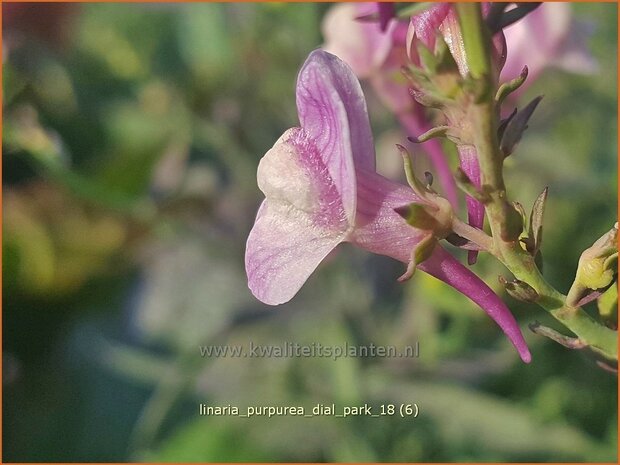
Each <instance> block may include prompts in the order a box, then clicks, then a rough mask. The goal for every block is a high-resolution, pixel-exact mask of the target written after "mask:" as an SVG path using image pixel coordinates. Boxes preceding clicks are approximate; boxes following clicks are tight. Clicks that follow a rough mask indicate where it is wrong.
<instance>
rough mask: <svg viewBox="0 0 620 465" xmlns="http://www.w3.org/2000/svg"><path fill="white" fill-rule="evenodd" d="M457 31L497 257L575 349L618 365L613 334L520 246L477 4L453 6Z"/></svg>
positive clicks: (486, 40)
mask: <svg viewBox="0 0 620 465" xmlns="http://www.w3.org/2000/svg"><path fill="white" fill-rule="evenodd" d="M456 8H457V13H458V17H459V24H460V26H461V29H462V34H463V42H464V47H465V54H466V57H467V61H468V64H469V69H470V74H471V77H472V78H473V79H474V83H473V84H474V85H473V86H472V88H473V89H475V90H474V92H476V100H475V102H474V103H473V105H472V108H471V113H470V116H471V118H472V123H473V124H472V128H473V132H474V134H473V143H474V146H475V147H476V151H477V154H478V160H479V163H480V170H481V180H482V186H483V187H484V190H485V192H487V193H488V195H489V201H488V202H487V203H486V204H485V209H486V214H487V218H488V221H489V225H490V229H491V234H492V240H493V247H492V248H490V249H489V252H490V253H492V254H493V255H494V256H496V257H497V258H498V259H499V260H500V261H501V262H502V263H503V264H504V265H505V266H506V267H507V268H508V270H510V272H511V273H512V274H513V275H514V276H515V277H516V278H517V279H518V280H520V281H523V282H525V283H527V284H529V285H530V286H531V287H532V288H533V289H534V290H535V291H536V292H537V293H538V295H539V299H538V300H537V303H538V304H539V305H540V306H541V307H542V308H544V309H545V310H547V311H548V312H549V313H550V314H551V315H552V316H553V317H554V318H555V319H557V320H558V321H559V322H561V323H562V324H563V325H564V326H565V327H566V328H568V329H569V330H570V331H572V332H573V333H574V334H575V335H576V336H577V338H578V340H579V342H580V345H581V344H582V345H583V346H588V347H590V348H592V349H593V350H594V351H596V352H598V353H600V354H602V355H604V356H605V357H607V358H609V359H612V360H617V358H618V340H617V333H616V332H615V331H613V330H612V329H610V328H608V327H606V326H604V325H603V324H601V323H599V322H597V321H596V320H594V319H593V318H592V317H590V316H589V315H588V314H587V313H586V312H585V311H584V310H583V309H582V308H580V307H578V306H575V305H571V304H570V303H569V302H568V301H567V298H566V296H565V295H563V294H562V293H561V292H559V291H558V290H556V289H555V288H554V287H553V286H551V285H550V284H549V283H548V282H547V281H546V280H545V278H544V277H543V275H542V273H541V272H540V270H539V268H538V267H537V265H536V263H535V259H534V257H533V256H532V255H531V254H530V253H529V252H528V251H527V250H525V249H524V248H523V247H522V246H521V243H520V239H519V234H520V232H521V231H522V225H521V227H519V225H518V221H515V218H516V217H517V215H519V216H520V214H518V212H517V211H516V210H515V208H514V207H513V205H512V204H511V203H510V201H509V200H508V195H507V192H506V186H505V183H504V178H503V160H504V156H503V154H502V153H501V150H500V145H499V140H498V136H497V134H498V131H497V129H498V125H499V122H498V116H497V111H496V103H495V101H494V98H493V95H494V93H495V92H494V91H496V89H492V88H491V87H492V85H491V83H492V81H491V70H492V67H491V61H490V60H491V59H490V53H488V50H490V43H491V42H490V41H491V39H490V36H489V32H488V30H487V28H486V26H485V24H484V21H483V18H482V11H481V8H480V5H479V4H476V3H459V4H457V5H456Z"/></svg>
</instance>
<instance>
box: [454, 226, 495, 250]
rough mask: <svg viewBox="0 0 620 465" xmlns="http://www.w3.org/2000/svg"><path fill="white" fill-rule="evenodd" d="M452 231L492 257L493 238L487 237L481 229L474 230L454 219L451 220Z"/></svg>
mask: <svg viewBox="0 0 620 465" xmlns="http://www.w3.org/2000/svg"><path fill="white" fill-rule="evenodd" d="M452 231H453V232H454V233H456V234H458V235H459V236H461V237H464V238H465V239H467V240H469V241H471V242H473V243H474V244H476V245H478V246H480V248H481V250H484V251H485V252H489V253H491V254H493V255H494V250H493V247H494V246H493V238H492V237H491V236H489V235H487V234H486V233H485V232H484V231H483V230H482V229H478V228H474V227H473V226H470V225H468V224H467V223H464V222H463V221H461V220H460V219H459V218H457V217H454V218H453V219H452Z"/></svg>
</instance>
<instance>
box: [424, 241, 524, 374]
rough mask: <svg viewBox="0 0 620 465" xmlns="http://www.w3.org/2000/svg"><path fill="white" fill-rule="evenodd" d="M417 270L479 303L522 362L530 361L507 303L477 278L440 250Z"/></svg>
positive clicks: (437, 249)
mask: <svg viewBox="0 0 620 465" xmlns="http://www.w3.org/2000/svg"><path fill="white" fill-rule="evenodd" d="M418 268H420V269H421V270H423V271H425V272H427V273H428V274H430V275H432V276H434V277H435V278H437V279H439V280H441V281H443V282H445V283H447V284H449V285H450V286H452V287H453V288H454V289H456V290H457V291H459V292H461V293H462V294H464V295H465V296H467V297H469V298H470V299H471V300H472V301H474V302H475V303H476V304H478V305H479V306H480V307H481V308H482V309H483V310H484V311H485V312H486V313H487V314H488V315H489V316H490V317H491V318H492V319H493V320H494V321H495V322H496V323H497V324H498V325H499V327H500V328H501V329H502V331H504V333H505V334H506V336H508V339H510V342H512V344H513V345H514V346H515V348H516V349H517V352H519V356H520V357H521V360H523V361H524V362H525V363H529V362H530V361H531V360H532V356H531V355H530V351H529V349H528V347H527V343H526V342H525V339H523V335H522V334H521V329H520V328H519V325H518V324H517V321H516V320H515V318H514V316H513V315H512V313H510V310H509V309H508V307H507V306H506V304H505V303H504V302H503V301H502V299H500V298H499V297H498V296H497V295H496V294H495V293H494V292H493V290H492V289H491V288H490V287H489V286H487V285H486V284H485V283H484V281H482V280H481V279H480V278H479V277H478V276H476V275H475V274H474V273H473V272H472V271H470V270H469V269H468V268H467V267H466V266H464V265H463V264H461V263H460V262H459V261H458V260H456V259H455V258H454V257H453V256H452V255H450V254H449V253H448V252H446V251H445V250H444V249H443V248H441V247H436V248H435V251H434V252H433V255H432V256H431V258H429V259H428V260H426V261H425V262H423V263H421V264H420V265H419V266H418Z"/></svg>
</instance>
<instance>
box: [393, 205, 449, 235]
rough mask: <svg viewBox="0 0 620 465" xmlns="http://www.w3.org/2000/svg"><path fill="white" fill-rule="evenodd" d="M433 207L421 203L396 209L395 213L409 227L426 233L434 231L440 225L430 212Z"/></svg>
mask: <svg viewBox="0 0 620 465" xmlns="http://www.w3.org/2000/svg"><path fill="white" fill-rule="evenodd" d="M429 210H431V207H430V206H429V205H424V204H420V203H410V204H409V205H406V206H404V207H400V208H396V209H395V211H396V213H398V214H399V215H400V216H402V217H403V218H404V219H405V221H406V222H407V224H408V225H410V226H413V227H414V228H417V229H422V230H424V231H434V230H435V229H437V228H438V227H439V226H440V225H439V223H438V222H437V220H436V219H435V217H434V215H433V213H434V212H433V211H431V212H429Z"/></svg>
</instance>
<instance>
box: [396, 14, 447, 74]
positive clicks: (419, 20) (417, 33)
mask: <svg viewBox="0 0 620 465" xmlns="http://www.w3.org/2000/svg"><path fill="white" fill-rule="evenodd" d="M451 8H452V6H451V5H450V4H449V3H440V4H437V5H433V6H432V7H430V8H427V9H426V10H424V11H423V12H422V13H419V14H417V15H414V16H412V17H411V22H410V24H409V31H408V33H407V53H408V55H409V57H410V58H411V60H412V61H413V62H417V60H415V59H414V58H416V57H417V54H418V52H417V50H415V49H414V48H413V47H412V45H413V40H414V38H416V39H417V40H420V41H421V42H422V43H423V44H424V45H426V46H427V47H428V48H430V49H431V50H433V48H434V47H435V39H436V34H437V31H438V30H439V26H440V25H441V23H442V22H443V21H444V20H445V19H446V16H447V15H448V13H449V12H450V10H451Z"/></svg>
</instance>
